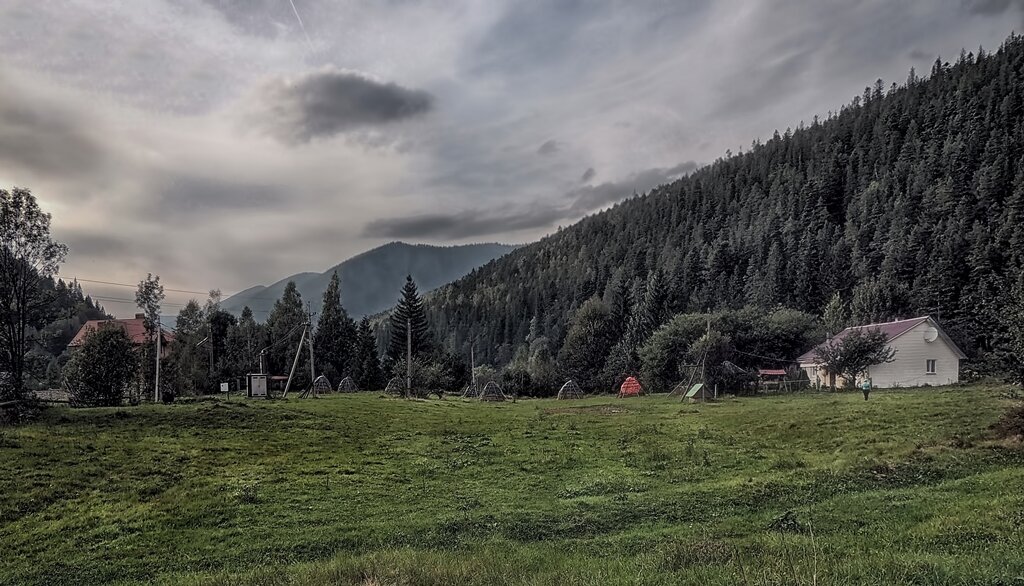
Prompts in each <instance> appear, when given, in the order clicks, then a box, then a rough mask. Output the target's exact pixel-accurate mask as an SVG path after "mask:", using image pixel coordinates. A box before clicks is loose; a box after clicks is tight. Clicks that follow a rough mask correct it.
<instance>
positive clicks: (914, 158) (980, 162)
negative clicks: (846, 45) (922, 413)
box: [426, 36, 1024, 370]
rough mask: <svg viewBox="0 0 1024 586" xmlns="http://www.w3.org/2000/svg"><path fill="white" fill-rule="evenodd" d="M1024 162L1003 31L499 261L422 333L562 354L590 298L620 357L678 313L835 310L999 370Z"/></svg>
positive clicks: (1022, 73)
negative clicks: (933, 337)
mask: <svg viewBox="0 0 1024 586" xmlns="http://www.w3.org/2000/svg"><path fill="white" fill-rule="evenodd" d="M1022 157H1024V38H1022V37H1021V36H1011V37H1010V38H1009V39H1007V40H1006V41H1005V43H1004V45H1003V46H1002V47H1001V48H1000V49H999V50H998V51H996V52H994V53H987V52H985V51H983V50H981V49H979V50H978V52H977V53H976V54H975V53H971V52H964V53H962V54H961V55H960V57H959V59H957V60H956V62H955V63H953V64H950V63H948V62H943V61H942V60H937V61H936V62H935V64H934V66H933V67H932V70H931V72H930V73H929V74H928V75H927V76H926V77H919V76H918V74H917V73H916V72H914V71H913V70H911V71H910V73H909V75H908V77H907V79H906V81H905V82H904V83H903V84H899V85H898V84H892V85H890V86H886V85H885V84H884V83H883V82H882V80H878V81H877V82H876V83H874V84H873V85H872V86H870V87H867V88H865V90H864V92H863V95H862V96H857V97H855V98H853V100H852V102H851V103H850V104H848V105H846V106H843V107H842V108H840V109H839V111H837V112H830V113H828V114H827V116H825V117H824V119H819V118H818V117H815V118H814V119H813V120H812V121H811V122H810V123H809V124H804V123H801V124H799V125H798V126H797V128H796V129H795V130H791V129H787V130H786V131H785V132H782V133H779V132H776V133H775V135H774V136H772V137H771V138H770V139H768V140H766V141H764V142H762V141H760V140H757V141H754V142H753V144H752V146H751V148H750V150H749V151H747V152H743V153H739V154H735V155H733V154H731V153H729V154H727V156H726V157H724V158H722V159H719V160H717V161H715V162H714V163H712V164H710V165H708V166H706V167H704V168H702V169H700V170H698V171H696V172H694V173H693V174H691V175H689V176H687V177H684V178H681V179H679V180H677V181H675V182H674V183H671V184H668V185H664V186H661V187H658V188H656V189H654V190H653V191H651V192H650V193H647V194H645V195H642V196H635V197H633V198H631V199H628V200H626V201H624V202H622V203H620V204H618V205H616V206H615V207H613V208H611V209H609V210H606V211H603V212H600V213H597V214H595V215H592V216H589V217H587V218H585V219H583V220H582V221H580V222H579V223H577V224H575V225H573V226H570V227H568V228H565V229H561V230H559V231H558V232H557V233H555V234H553V235H550V236H548V237H546V238H544V239H543V240H541V241H539V242H537V243H535V244H532V245H529V246H525V247H523V248H521V249H518V250H516V251H513V252H512V253H510V254H509V255H507V256H505V257H502V258H500V259H498V260H496V261H493V262H491V263H489V264H488V265H486V266H484V267H482V268H480V269H478V270H476V271H474V272H473V273H472V274H470V275H469V276H467V277H465V278H463V279H460V280H459V281H456V282H455V283H453V284H451V285H449V286H447V287H444V288H442V289H440V290H438V291H436V292H434V293H433V294H431V295H429V296H428V297H427V299H426V307H427V310H428V314H429V318H430V322H431V326H432V328H433V329H434V331H435V333H436V335H437V338H438V340H441V341H443V342H445V343H447V344H448V345H449V346H450V347H452V348H453V349H455V350H456V351H458V352H459V353H460V354H464V355H466V356H468V354H469V345H470V344H471V343H473V344H474V345H475V347H476V357H477V361H478V363H481V362H484V361H486V362H490V363H494V364H498V365H502V364H505V363H508V362H510V361H512V360H513V359H514V358H515V357H516V355H517V353H518V354H519V355H521V356H522V355H526V354H529V353H530V352H531V349H530V348H531V344H533V345H535V341H536V340H537V339H544V340H545V345H546V350H545V351H546V352H548V353H549V354H557V352H558V350H559V349H560V348H561V347H562V345H563V341H564V340H565V339H566V334H567V330H568V328H569V324H570V320H572V319H573V316H574V314H575V313H576V311H577V309H578V308H579V307H580V306H581V305H582V304H583V303H584V302H585V301H587V300H588V299H590V298H591V297H594V296H599V297H601V298H602V299H603V301H604V302H605V304H606V305H607V306H608V308H609V309H608V311H609V312H610V315H611V319H612V327H613V332H612V335H613V336H614V337H615V338H617V339H619V340H620V341H621V340H623V339H628V338H639V340H635V341H634V343H633V345H634V347H637V346H639V345H640V344H642V342H643V340H644V339H646V338H648V337H649V336H650V335H651V334H652V332H654V331H655V330H656V329H657V328H658V327H659V326H661V325H663V324H665V323H666V322H667V321H668V320H669V319H670V318H671V317H672V316H673V315H675V314H678V313H682V312H705V311H715V310H726V309H737V308H741V307H746V306H754V307H761V308H764V309H766V310H774V309H777V308H779V307H786V308H791V309H795V310H800V311H802V312H807V313H810V314H814V315H821V314H822V313H823V312H824V311H825V308H826V305H828V304H829V302H830V301H832V305H833V306H834V307H833V310H835V311H833V313H834V314H836V315H844V314H845V315H846V319H847V321H849V322H856V323H864V322H870V321H875V320H886V319H890V318H897V317H902V316H911V315H917V314H931V315H933V316H937V317H938V318H939V319H940V321H941V322H942V324H943V325H944V327H945V328H946V329H947V331H948V332H949V333H950V335H951V336H952V337H953V338H954V339H955V341H956V342H957V343H958V344H960V345H961V346H962V347H963V349H964V350H965V351H966V352H967V353H968V354H969V355H970V357H971V363H970V364H971V365H972V368H974V369H976V370H986V369H988V370H992V369H996V368H998V362H999V359H1000V356H999V349H1000V348H1003V347H1005V342H1006V340H1005V338H1006V336H1012V335H1013V333H1012V331H1011V330H1012V329H1013V327H1014V326H1013V324H1012V320H1010V319H1008V318H1007V316H1008V315H1011V314H1013V311H1014V309H1013V308H1012V307H1010V304H1013V303H1018V302H1019V301H1015V299H1014V295H1017V296H1018V297H1019V296H1020V293H1021V285H1020V284H1018V281H1020V280H1021V275H1022V269H1024V226H1022V220H1024V165H1022ZM836 295H838V298H837V299H834V298H835V296H836ZM843 308H846V310H845V311H844V310H843ZM638 313H640V314H642V315H637V314H638Z"/></svg>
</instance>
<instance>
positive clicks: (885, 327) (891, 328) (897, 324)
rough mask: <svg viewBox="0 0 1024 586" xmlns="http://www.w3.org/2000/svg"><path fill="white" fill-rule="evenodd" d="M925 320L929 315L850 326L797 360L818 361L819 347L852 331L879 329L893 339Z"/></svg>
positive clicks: (804, 362)
mask: <svg viewBox="0 0 1024 586" xmlns="http://www.w3.org/2000/svg"><path fill="white" fill-rule="evenodd" d="M925 321H928V316H927V315H925V316H922V317H915V318H913V319H901V320H897V321H890V322H885V323H881V324H868V325H866V326H853V327H850V328H846V329H845V330H843V331H841V332H839V333H838V334H836V335H834V336H832V337H831V338H829V339H828V340H826V341H825V342H823V343H821V344H819V345H817V346H815V347H814V348H812V349H810V350H809V351H807V352H805V353H804V354H803V355H802V356H801V357H800V358H797V359H796V361H797V362H799V363H800V364H813V363H815V362H816V361H817V354H816V353H817V350H818V348H821V347H822V346H824V345H825V344H829V343H831V342H833V341H839V340H842V339H843V338H845V337H846V336H848V335H850V332H852V331H854V330H877V331H880V332H883V333H884V334H885V336H886V338H888V339H889V340H892V339H893V338H895V337H896V336H899V335H901V334H905V333H906V332H907V331H909V330H910V329H911V328H913V327H914V326H916V325H918V324H920V323H922V322H925Z"/></svg>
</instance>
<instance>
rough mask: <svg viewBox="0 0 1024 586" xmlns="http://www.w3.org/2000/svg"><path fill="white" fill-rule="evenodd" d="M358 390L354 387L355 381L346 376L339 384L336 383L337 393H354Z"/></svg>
mask: <svg viewBox="0 0 1024 586" xmlns="http://www.w3.org/2000/svg"><path fill="white" fill-rule="evenodd" d="M358 390H359V387H357V386H356V381H354V380H352V377H350V376H346V377H345V378H343V379H341V382H340V383H338V392H339V393H354V392H356V391H358Z"/></svg>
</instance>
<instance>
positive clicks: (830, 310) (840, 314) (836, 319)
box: [821, 292, 850, 336]
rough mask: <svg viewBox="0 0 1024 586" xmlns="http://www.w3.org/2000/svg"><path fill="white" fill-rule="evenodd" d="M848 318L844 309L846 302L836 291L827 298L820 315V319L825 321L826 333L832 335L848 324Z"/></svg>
mask: <svg viewBox="0 0 1024 586" xmlns="http://www.w3.org/2000/svg"><path fill="white" fill-rule="evenodd" d="M849 320H850V316H849V312H848V311H847V309H846V303H845V302H844V301H843V298H842V297H841V296H840V295H839V293H838V292H837V293H836V294H835V295H833V296H832V299H830V300H829V302H828V305H826V306H825V310H824V312H822V315H821V321H822V322H824V323H825V328H826V329H827V331H828V334H829V335H830V336H834V335H836V334H838V333H839V332H841V331H843V329H845V328H846V326H847V325H849Z"/></svg>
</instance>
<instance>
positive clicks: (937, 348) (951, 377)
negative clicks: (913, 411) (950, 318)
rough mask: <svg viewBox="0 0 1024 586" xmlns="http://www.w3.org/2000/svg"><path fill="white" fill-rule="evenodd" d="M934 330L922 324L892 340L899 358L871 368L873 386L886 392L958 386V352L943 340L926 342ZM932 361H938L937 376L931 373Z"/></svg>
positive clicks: (939, 337) (891, 342) (869, 371)
mask: <svg viewBox="0 0 1024 586" xmlns="http://www.w3.org/2000/svg"><path fill="white" fill-rule="evenodd" d="M932 327H934V326H932V325H931V324H930V323H929V322H927V321H926V322H922V323H920V324H918V325H916V326H914V327H913V328H911V329H910V331H908V332H906V333H905V334H903V335H901V336H897V337H896V338H894V339H893V340H891V341H890V342H889V347H890V348H893V349H894V350H896V356H895V357H894V359H893V361H892V362H889V363H886V364H876V365H875V366H872V367H870V368H868V376H869V377H871V384H872V386H875V387H880V388H885V389H887V388H894V387H921V386H924V385H931V386H937V385H949V384H953V383H955V382H959V381H960V357H959V356H958V355H957V353H956V350H954V349H953V348H952V347H951V346H950V345H949V344H948V343H947V342H946V340H945V338H944V337H943V336H938V337H936V338H935V340H934V341H932V342H928V341H926V340H925V332H926V330H928V329H929V328H932ZM929 360H934V361H935V369H934V370H935V372H934V373H929V372H928V361H929Z"/></svg>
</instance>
